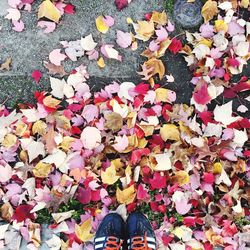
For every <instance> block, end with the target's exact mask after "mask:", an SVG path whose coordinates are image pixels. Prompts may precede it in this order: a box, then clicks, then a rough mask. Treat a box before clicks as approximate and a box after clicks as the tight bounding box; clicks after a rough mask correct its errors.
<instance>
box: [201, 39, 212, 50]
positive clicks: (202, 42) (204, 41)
mask: <svg viewBox="0 0 250 250" xmlns="http://www.w3.org/2000/svg"><path fill="white" fill-rule="evenodd" d="M198 44H204V45H207V46H208V47H209V48H211V47H212V44H213V41H211V40H209V39H205V38H202V39H201V40H200V41H199V43H198Z"/></svg>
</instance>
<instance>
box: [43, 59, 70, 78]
mask: <svg viewBox="0 0 250 250" xmlns="http://www.w3.org/2000/svg"><path fill="white" fill-rule="evenodd" d="M43 66H44V67H45V68H46V69H48V70H49V73H48V74H49V75H60V76H61V77H63V76H66V75H68V73H67V72H65V70H64V67H63V66H62V65H61V66H57V65H55V64H53V63H49V62H46V61H44V62H43Z"/></svg>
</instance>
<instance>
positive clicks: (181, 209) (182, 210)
mask: <svg viewBox="0 0 250 250" xmlns="http://www.w3.org/2000/svg"><path fill="white" fill-rule="evenodd" d="M191 207H192V205H191V204H188V203H187V201H186V200H181V201H178V202H176V203H175V209H176V211H177V212H178V213H179V214H181V215H184V214H187V213H188V212H189V211H190V209H191Z"/></svg>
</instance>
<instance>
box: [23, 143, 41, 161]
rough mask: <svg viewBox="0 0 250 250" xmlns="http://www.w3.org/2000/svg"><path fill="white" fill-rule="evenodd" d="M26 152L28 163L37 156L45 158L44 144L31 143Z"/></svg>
mask: <svg viewBox="0 0 250 250" xmlns="http://www.w3.org/2000/svg"><path fill="white" fill-rule="evenodd" d="M27 152H28V156H29V162H32V161H33V160H34V159H35V158H36V157H38V156H39V155H42V156H45V148H44V144H43V143H42V142H38V141H32V142H31V143H30V144H29V145H28V147H27Z"/></svg>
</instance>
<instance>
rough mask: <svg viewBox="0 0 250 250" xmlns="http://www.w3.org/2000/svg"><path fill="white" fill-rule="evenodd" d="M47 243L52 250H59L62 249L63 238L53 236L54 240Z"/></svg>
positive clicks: (51, 239)
mask: <svg viewBox="0 0 250 250" xmlns="http://www.w3.org/2000/svg"><path fill="white" fill-rule="evenodd" d="M45 243H46V244H47V245H48V247H49V249H50V250H59V249H61V244H62V243H61V238H60V237H58V236H57V235H55V234H53V236H52V238H50V239H49V240H46V241H45Z"/></svg>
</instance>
